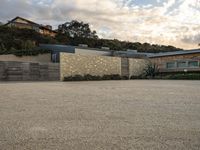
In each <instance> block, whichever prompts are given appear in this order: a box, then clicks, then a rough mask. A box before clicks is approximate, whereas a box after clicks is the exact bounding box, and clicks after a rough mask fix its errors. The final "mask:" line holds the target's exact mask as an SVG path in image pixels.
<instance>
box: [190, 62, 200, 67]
mask: <svg viewBox="0 0 200 150" xmlns="http://www.w3.org/2000/svg"><path fill="white" fill-rule="evenodd" d="M198 66H199V62H198V61H189V62H188V67H198Z"/></svg>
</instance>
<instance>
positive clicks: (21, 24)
mask: <svg viewBox="0 0 200 150" xmlns="http://www.w3.org/2000/svg"><path fill="white" fill-rule="evenodd" d="M5 25H6V26H9V27H16V28H22V29H23V28H25V29H32V30H35V31H36V32H38V33H40V34H42V35H48V36H52V37H54V36H56V34H57V32H56V31H54V30H52V26H50V25H46V26H44V25H41V24H38V23H35V22H32V21H30V20H27V19H24V18H22V17H16V18H14V19H12V20H11V21H9V22H8V23H7V24H5Z"/></svg>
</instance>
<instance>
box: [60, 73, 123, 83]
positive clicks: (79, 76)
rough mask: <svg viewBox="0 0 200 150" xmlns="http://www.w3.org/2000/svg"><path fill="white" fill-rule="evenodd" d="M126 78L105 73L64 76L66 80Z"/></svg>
mask: <svg viewBox="0 0 200 150" xmlns="http://www.w3.org/2000/svg"><path fill="white" fill-rule="evenodd" d="M122 79H124V78H123V77H121V76H120V75H117V74H114V75H104V76H93V75H89V74H87V75H84V76H81V75H75V76H68V77H64V81H99V80H122Z"/></svg>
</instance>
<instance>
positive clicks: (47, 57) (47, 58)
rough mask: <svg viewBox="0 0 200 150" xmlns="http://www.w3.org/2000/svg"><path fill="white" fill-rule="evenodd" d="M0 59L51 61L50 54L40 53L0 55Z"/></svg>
mask: <svg viewBox="0 0 200 150" xmlns="http://www.w3.org/2000/svg"><path fill="white" fill-rule="evenodd" d="M0 61H17V62H45V63H50V62H51V54H50V53H49V54H40V55H38V56H22V57H18V56H15V55H0Z"/></svg>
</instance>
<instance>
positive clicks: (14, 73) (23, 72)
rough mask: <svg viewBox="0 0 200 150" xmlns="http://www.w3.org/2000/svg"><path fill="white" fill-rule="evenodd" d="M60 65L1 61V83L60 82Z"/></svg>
mask: <svg viewBox="0 0 200 150" xmlns="http://www.w3.org/2000/svg"><path fill="white" fill-rule="evenodd" d="M59 68H60V67H59V64H54V63H30V62H12V61H8V62H5V61H0V81H58V80H59V79H60V70H59Z"/></svg>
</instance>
